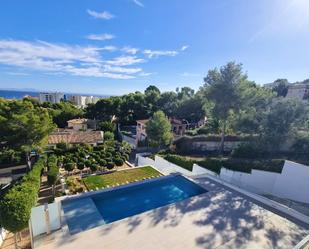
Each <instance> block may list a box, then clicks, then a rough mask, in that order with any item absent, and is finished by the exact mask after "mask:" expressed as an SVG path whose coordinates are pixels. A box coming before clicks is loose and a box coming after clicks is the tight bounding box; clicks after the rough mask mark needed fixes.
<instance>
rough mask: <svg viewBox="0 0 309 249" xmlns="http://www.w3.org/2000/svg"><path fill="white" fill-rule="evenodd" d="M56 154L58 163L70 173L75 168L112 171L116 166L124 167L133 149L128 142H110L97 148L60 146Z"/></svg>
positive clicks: (55, 151) (55, 150)
mask: <svg viewBox="0 0 309 249" xmlns="http://www.w3.org/2000/svg"><path fill="white" fill-rule="evenodd" d="M54 153H55V155H57V157H58V163H62V164H63V166H64V168H65V169H66V170H68V171H72V170H74V168H75V167H77V168H78V169H80V170H82V169H84V168H85V167H89V168H90V169H91V171H96V170H98V169H103V168H107V169H112V168H114V166H115V165H116V166H122V165H123V163H124V162H125V161H126V160H128V158H129V155H130V153H131V147H130V145H129V144H127V143H126V142H122V143H119V142H117V141H115V140H109V141H105V142H104V143H103V144H102V145H98V146H96V147H92V146H90V145H77V146H72V147H70V146H68V145H66V144H59V145H58V146H57V148H56V149H54Z"/></svg>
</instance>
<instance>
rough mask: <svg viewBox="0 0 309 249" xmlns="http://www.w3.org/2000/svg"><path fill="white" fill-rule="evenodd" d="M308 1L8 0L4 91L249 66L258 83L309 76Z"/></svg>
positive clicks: (1, 69) (107, 89)
mask: <svg viewBox="0 0 309 249" xmlns="http://www.w3.org/2000/svg"><path fill="white" fill-rule="evenodd" d="M308 13H309V1H308V0H256V1H248V0H220V1H219V0H216V1H215V0H186V1H185V0H90V1H89V0H65V1H60V0H57V1H55V0H44V1H42V0H27V1H20V0H2V1H1V2H0V23H1V24H0V25H1V28H0V74H1V81H0V88H34V89H38V90H58V91H65V92H80V93H83V92H84V93H97V94H123V93H128V92H132V91H136V90H139V91H143V90H144V89H145V88H146V87H147V86H148V85H149V84H154V85H157V86H158V87H159V88H160V89H162V90H174V89H175V88H176V87H178V86H179V87H181V86H190V87H192V88H194V89H198V87H199V86H201V85H202V83H203V77H204V76H205V75H206V74H207V71H208V70H209V69H211V68H214V67H220V66H221V65H223V64H225V63H226V62H228V61H231V60H234V61H236V62H241V63H243V66H244V71H246V72H247V73H248V76H249V79H251V80H254V81H256V82H257V83H259V84H263V83H268V82H272V81H274V80H275V79H277V78H288V79H289V80H290V81H298V80H303V79H306V78H309V59H308V58H309V49H308V48H309V45H308V44H309V32H308V30H309V15H308Z"/></svg>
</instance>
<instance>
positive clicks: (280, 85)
mask: <svg viewBox="0 0 309 249" xmlns="http://www.w3.org/2000/svg"><path fill="white" fill-rule="evenodd" d="M273 84H274V87H273V88H272V90H273V91H274V92H276V93H277V97H285V96H286V95H287V93H288V89H289V84H290V83H289V82H288V80H287V79H277V80H275V81H274V83H273Z"/></svg>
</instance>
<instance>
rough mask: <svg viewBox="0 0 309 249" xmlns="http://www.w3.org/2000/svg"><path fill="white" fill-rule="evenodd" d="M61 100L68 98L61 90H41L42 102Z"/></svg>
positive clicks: (57, 101)
mask: <svg viewBox="0 0 309 249" xmlns="http://www.w3.org/2000/svg"><path fill="white" fill-rule="evenodd" d="M61 100H66V96H65V95H64V93H60V92H41V93H39V101H40V103H41V104H42V103H45V102H49V103H52V104H56V103H60V102H61Z"/></svg>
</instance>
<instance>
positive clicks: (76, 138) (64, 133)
mask: <svg viewBox="0 0 309 249" xmlns="http://www.w3.org/2000/svg"><path fill="white" fill-rule="evenodd" d="M60 143H66V144H71V145H74V144H89V145H93V146H96V145H98V144H102V143H103V132H102V131H89V130H88V131H76V130H73V129H57V130H56V131H54V132H52V133H51V134H50V135H49V136H48V145H49V146H50V147H55V146H56V145H57V144H60Z"/></svg>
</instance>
